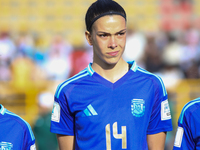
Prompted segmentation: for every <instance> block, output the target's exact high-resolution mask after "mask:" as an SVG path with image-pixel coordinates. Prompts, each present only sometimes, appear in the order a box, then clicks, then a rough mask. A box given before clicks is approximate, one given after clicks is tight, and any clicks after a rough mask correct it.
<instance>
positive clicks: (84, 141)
mask: <svg viewBox="0 0 200 150" xmlns="http://www.w3.org/2000/svg"><path fill="white" fill-rule="evenodd" d="M132 63H133V64H132V67H131V69H130V70H129V71H128V72H127V73H126V74H125V75H124V76H123V77H122V78H120V79H119V80H118V81H117V82H115V83H111V82H109V81H108V80H106V79H104V78H103V77H101V76H100V75H99V74H97V73H96V72H94V70H93V69H92V67H91V64H89V66H88V67H87V68H86V69H84V70H83V71H81V72H80V73H78V74H77V75H75V76H73V77H72V78H70V79H68V80H66V81H65V82H63V83H62V84H60V85H59V86H58V88H57V90H56V93H55V102H54V107H53V111H52V118H51V132H53V133H57V134H63V135H74V136H75V149H76V150H79V149H82V150H89V149H95V150H111V149H112V150H116V149H117V150H119V149H127V150H133V149H142V150H146V149H148V146H147V138H146V137H147V136H146V135H147V134H156V133H159V132H165V131H170V130H172V124H171V115H170V110H169V105H168V98H167V92H166V90H165V87H164V84H163V82H162V80H161V78H159V77H158V76H156V75H153V74H151V73H149V72H147V71H146V70H143V69H141V68H140V67H138V66H137V65H136V63H135V62H132Z"/></svg>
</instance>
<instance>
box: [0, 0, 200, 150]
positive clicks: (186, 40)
mask: <svg viewBox="0 0 200 150" xmlns="http://www.w3.org/2000/svg"><path fill="white" fill-rule="evenodd" d="M116 1H117V2H119V3H120V4H121V5H122V6H123V7H124V8H125V10H126V12H127V16H128V22H127V27H128V32H127V46H126V52H125V54H124V56H123V57H124V59H125V60H127V61H129V60H132V59H134V60H136V62H137V63H138V64H139V65H140V66H142V67H144V68H145V69H147V70H148V71H150V72H153V73H155V74H157V75H159V76H161V77H162V79H163V81H164V83H165V85H166V88H167V91H168V94H169V102H170V106H171V112H172V119H173V125H174V131H172V132H170V133H169V134H168V137H167V143H166V150H168V149H172V146H173V140H174V136H175V135H174V134H175V132H176V126H177V119H178V116H179V115H180V112H181V109H182V107H183V106H184V104H185V103H186V102H188V101H190V100H192V99H195V98H197V97H200V1H199V0H116ZM92 2H94V0H42V1H40V0H0V103H1V104H3V105H4V106H5V107H6V108H7V109H8V110H10V111H12V112H14V113H16V114H18V115H19V116H21V117H22V118H24V119H25V120H26V121H27V122H29V123H30V125H31V126H32V127H33V128H34V127H35V126H39V125H37V123H38V118H40V117H41V116H42V114H44V113H46V112H48V113H49V114H50V113H51V109H52V102H53V95H54V92H55V90H56V87H57V85H58V84H59V83H61V82H62V81H64V80H66V79H67V78H69V77H71V76H72V75H74V74H76V73H77V72H79V71H80V70H82V69H84V68H85V67H86V66H87V65H88V63H89V62H91V60H92V48H91V47H90V46H89V45H88V44H87V42H86V40H85V37H84V32H85V24H84V17H85V13H86V10H87V8H88V7H89V5H90V4H91V3H92ZM40 119H41V118H40ZM47 126H48V125H47ZM47 128H49V127H47ZM34 132H36V131H34ZM38 139H39V138H38ZM43 150H45V149H44V148H43ZM48 150H49V149H48Z"/></svg>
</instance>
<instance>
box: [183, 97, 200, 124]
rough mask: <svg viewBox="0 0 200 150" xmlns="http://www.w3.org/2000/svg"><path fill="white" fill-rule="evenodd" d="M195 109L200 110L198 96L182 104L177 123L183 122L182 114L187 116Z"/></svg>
mask: <svg viewBox="0 0 200 150" xmlns="http://www.w3.org/2000/svg"><path fill="white" fill-rule="evenodd" d="M196 111H199V112H200V97H199V98H196V99H194V100H191V101H189V102H187V103H186V104H185V105H184V107H183V108H182V111H181V114H180V117H179V123H181V124H182V123H183V119H184V116H187V115H188V114H189V115H190V114H193V113H194V112H196Z"/></svg>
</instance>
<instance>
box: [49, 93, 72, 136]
mask: <svg viewBox="0 0 200 150" xmlns="http://www.w3.org/2000/svg"><path fill="white" fill-rule="evenodd" d="M56 96H57V95H55V97H54V105H53V110H52V115H51V127H50V131H51V132H52V133H56V134H63V135H74V116H73V114H72V113H71V112H70V108H69V106H68V102H67V98H66V97H67V96H66V95H65V93H64V92H63V90H62V91H61V92H60V94H59V96H57V97H56Z"/></svg>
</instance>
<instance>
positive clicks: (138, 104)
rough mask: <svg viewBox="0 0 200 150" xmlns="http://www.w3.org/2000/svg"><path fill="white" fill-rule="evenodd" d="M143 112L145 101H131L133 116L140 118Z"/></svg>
mask: <svg viewBox="0 0 200 150" xmlns="http://www.w3.org/2000/svg"><path fill="white" fill-rule="evenodd" d="M144 112H145V101H144V100H143V99H132V100H131V113H132V114H133V116H136V117H141V116H143V115H144Z"/></svg>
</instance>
